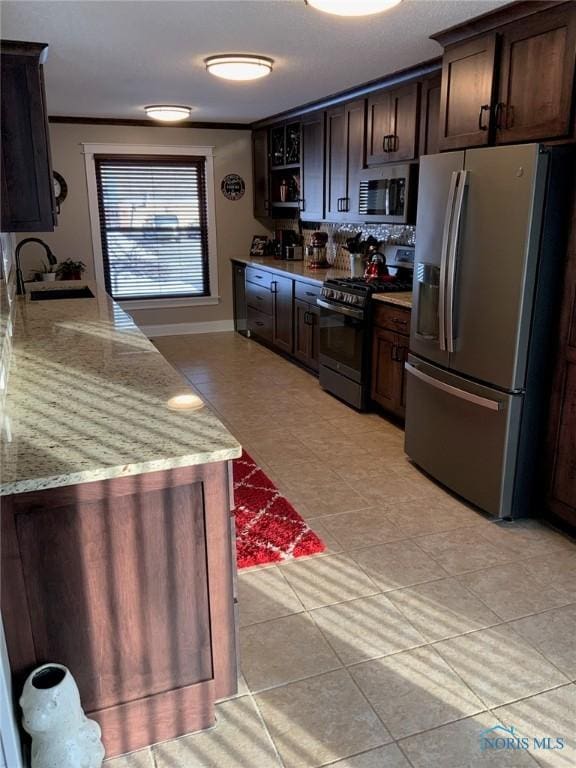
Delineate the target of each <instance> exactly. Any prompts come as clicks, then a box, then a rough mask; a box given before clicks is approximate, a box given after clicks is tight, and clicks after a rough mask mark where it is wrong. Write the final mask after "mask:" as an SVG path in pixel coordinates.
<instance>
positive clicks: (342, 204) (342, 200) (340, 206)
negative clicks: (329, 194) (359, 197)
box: [336, 197, 348, 213]
mask: <svg viewBox="0 0 576 768" xmlns="http://www.w3.org/2000/svg"><path fill="white" fill-rule="evenodd" d="M347 199H348V198H346V197H339V198H338V200H337V203H336V210H337V211H338V213H345V212H346V211H347V210H348V209H347V208H346V207H345V204H346V203H345V201H346V200H347Z"/></svg>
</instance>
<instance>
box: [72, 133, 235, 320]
mask: <svg viewBox="0 0 576 768" xmlns="http://www.w3.org/2000/svg"><path fill="white" fill-rule="evenodd" d="M82 154H83V155H84V164H85V168H86V185H87V188H88V209H89V214H90V229H91V232H92V252H93V254H94V272H95V276H96V283H97V285H98V287H99V288H100V289H101V290H103V291H106V279H105V275H104V257H103V255H102V236H101V231H100V211H99V208H98V185H97V182H96V164H95V162H94V156H95V155H150V157H159V156H161V155H182V156H187V155H188V156H196V157H204V159H205V162H206V174H205V176H206V208H207V210H206V220H207V225H208V276H209V283H210V295H209V296H198V297H194V296H187V297H182V298H157V299H131V300H126V301H118V300H117V299H115V301H116V302H117V303H118V304H119V305H120V306H121V307H122V309H126V310H131V309H164V308H169V307H192V306H196V307H198V306H203V305H204V306H206V305H214V304H219V303H220V295H219V292H218V242H217V238H216V197H215V186H214V147H212V146H187V145H186V146H179V145H164V144H162V145H155V144H94V143H82Z"/></svg>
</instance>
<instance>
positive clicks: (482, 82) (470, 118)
mask: <svg viewBox="0 0 576 768" xmlns="http://www.w3.org/2000/svg"><path fill="white" fill-rule="evenodd" d="M495 67H496V33H495V32H494V33H492V32H491V33H489V34H486V35H482V36H480V37H477V38H474V39H473V40H469V41H467V42H465V43H459V44H457V45H453V46H450V47H449V48H447V49H446V51H445V53H444V58H443V62H442V90H441V98H440V136H439V147H440V149H441V150H447V149H461V148H463V147H479V146H485V145H487V144H488V143H489V141H490V138H491V128H492V104H493V91H494V83H495Z"/></svg>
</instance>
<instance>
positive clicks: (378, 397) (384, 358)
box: [370, 328, 408, 418]
mask: <svg viewBox="0 0 576 768" xmlns="http://www.w3.org/2000/svg"><path fill="white" fill-rule="evenodd" d="M407 352H408V337H407V336H398V335H397V334H395V333H391V332H390V331H384V330H382V329H381V328H376V329H375V330H374V335H373V338H372V380H371V393H370V394H371V397H372V400H374V402H376V403H378V405H380V406H382V408H385V409H386V410H387V411H388V412H389V413H392V414H394V415H395V416H399V417H400V418H404V416H405V404H406V392H405V390H406V383H405V375H404V362H405V360H406V354H407Z"/></svg>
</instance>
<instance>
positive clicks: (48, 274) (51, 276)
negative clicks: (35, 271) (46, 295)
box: [39, 261, 56, 283]
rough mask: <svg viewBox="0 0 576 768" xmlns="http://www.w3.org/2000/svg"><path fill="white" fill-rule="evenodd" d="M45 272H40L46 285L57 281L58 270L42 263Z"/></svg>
mask: <svg viewBox="0 0 576 768" xmlns="http://www.w3.org/2000/svg"><path fill="white" fill-rule="evenodd" d="M42 266H43V271H42V272H40V273H39V274H40V278H41V280H43V281H44V282H45V283H47V282H52V281H53V280H56V270H55V269H54V267H53V266H52V264H47V263H46V262H45V261H44V262H43V263H42Z"/></svg>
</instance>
